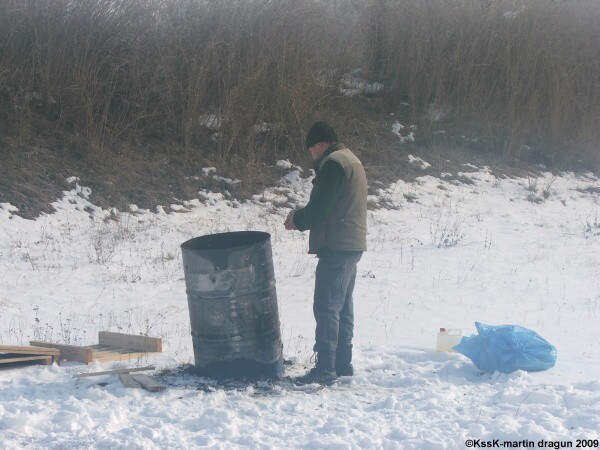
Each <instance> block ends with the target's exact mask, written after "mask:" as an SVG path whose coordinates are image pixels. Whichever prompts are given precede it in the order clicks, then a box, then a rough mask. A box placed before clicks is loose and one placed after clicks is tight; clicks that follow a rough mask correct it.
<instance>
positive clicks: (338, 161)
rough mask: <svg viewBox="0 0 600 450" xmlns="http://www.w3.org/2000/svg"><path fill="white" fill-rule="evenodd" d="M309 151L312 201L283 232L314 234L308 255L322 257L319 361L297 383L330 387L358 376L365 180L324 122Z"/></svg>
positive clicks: (317, 298) (317, 305) (315, 129)
mask: <svg viewBox="0 0 600 450" xmlns="http://www.w3.org/2000/svg"><path fill="white" fill-rule="evenodd" d="M306 148H307V149H308V151H309V152H310V154H311V157H312V159H313V167H314V170H315V178H314V180H313V188H312V191H311V194H310V200H309V202H308V204H307V205H306V206H305V207H304V208H301V209H297V210H293V211H291V212H290V213H289V215H288V217H287V219H286V221H285V228H286V230H300V231H305V230H310V237H309V253H312V254H316V255H317V257H318V258H319V262H318V264H317V271H316V278H315V294H314V303H313V312H314V315H315V320H316V323H317V326H316V332H315V341H316V342H315V346H314V351H315V352H316V353H317V361H316V366H315V367H314V368H313V369H311V370H310V372H308V373H307V374H306V375H304V376H303V377H300V378H299V379H298V381H299V382H300V383H312V382H317V383H325V384H326V383H330V382H333V381H334V380H335V379H336V378H337V376H350V375H353V374H354V369H353V367H352V337H353V333H354V311H353V303H352V291H353V290H354V282H355V279H356V264H357V263H358V261H359V260H360V258H361V256H362V253H363V251H365V250H366V249H367V177H366V175H365V170H364V168H363V165H362V163H361V162H360V160H359V159H358V158H357V157H356V156H355V155H354V154H353V153H352V152H351V151H350V150H348V149H347V148H346V147H345V146H344V145H343V144H341V143H340V142H339V138H338V136H337V134H336V133H335V131H334V130H333V128H332V127H331V126H329V125H328V124H326V123H325V122H316V123H315V124H314V125H313V126H312V127H311V129H310V130H309V132H308V135H307V136H306Z"/></svg>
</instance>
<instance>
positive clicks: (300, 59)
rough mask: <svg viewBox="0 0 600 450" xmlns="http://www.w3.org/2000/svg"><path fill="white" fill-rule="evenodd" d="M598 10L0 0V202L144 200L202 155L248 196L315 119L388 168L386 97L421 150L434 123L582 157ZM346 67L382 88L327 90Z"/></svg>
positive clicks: (589, 125) (592, 146)
mask: <svg viewBox="0 0 600 450" xmlns="http://www.w3.org/2000/svg"><path fill="white" fill-rule="evenodd" d="M507 12H517V13H516V14H515V15H514V16H511V15H510V14H509V15H508V16H507V15H506V14H505V13H507ZM598 21H600V6H599V4H598V2H596V1H595V0H581V1H579V2H562V1H548V0H519V1H517V0H494V1H481V0H409V1H405V0H370V1H363V0H345V1H335V0H322V1H314V0H276V1H275V0H244V1H242V0H231V1H214V0H128V1H116V0H86V1H75V0H44V1H41V0H0V164H1V165H0V177H1V181H0V201H11V202H13V203H16V206H18V207H20V208H22V210H23V211H30V213H27V212H24V214H25V215H28V214H29V215H31V216H33V215H35V214H36V211H38V212H39V211H40V210H42V207H41V206H40V205H43V204H47V201H48V200H51V199H53V198H56V197H57V196H59V195H60V191H61V190H62V189H63V188H64V186H63V184H64V183H63V182H62V180H64V178H65V177H66V176H69V175H78V176H80V177H81V178H82V182H83V183H87V185H90V186H92V187H93V188H94V192H95V193H96V200H97V201H98V202H99V203H102V204H111V203H112V205H113V206H114V205H117V206H120V205H124V206H126V205H127V204H128V203H138V204H139V206H141V207H150V206H151V205H152V204H153V203H154V204H156V203H161V204H167V203H168V202H169V200H170V199H172V198H173V197H175V196H177V197H181V196H187V195H191V196H193V195H194V194H195V189H197V186H195V185H190V184H189V183H187V182H186V181H182V180H184V177H183V176H184V175H190V174H195V173H198V171H199V169H200V168H201V167H202V166H205V165H216V166H218V167H219V169H220V171H222V172H223V173H230V174H231V175H232V176H236V177H238V178H243V177H246V178H245V179H244V188H241V189H240V195H242V194H243V193H244V192H245V193H246V195H249V193H250V191H251V190H252V189H258V188H260V187H261V186H263V185H266V184H269V183H270V182H272V178H271V177H276V175H277V174H276V173H272V171H270V170H268V169H267V168H268V167H270V165H269V164H270V163H272V162H274V161H276V160H277V159H291V160H293V161H295V162H301V163H305V164H306V163H308V160H307V155H306V152H305V151H304V148H303V137H304V133H305V132H306V129H307V127H308V126H309V125H310V123H311V122H312V121H314V120H316V119H327V120H329V121H330V122H332V124H333V125H334V126H335V127H336V128H337V129H338V130H339V132H340V134H341V135H342V136H343V137H344V140H345V141H346V142H347V143H348V144H349V145H350V146H351V147H352V148H354V149H356V150H358V152H359V153H361V154H362V156H363V157H364V158H365V159H366V160H367V165H369V166H370V167H371V168H372V170H373V173H374V174H377V173H382V171H384V170H387V171H388V173H389V174H388V175H387V176H386V178H389V177H393V176H394V174H397V175H398V176H399V175H400V171H401V170H402V169H401V163H400V162H399V161H402V152H400V153H399V154H398V153H397V152H398V146H397V145H393V144H392V141H390V137H391V136H390V133H389V113H390V112H396V113H398V112H399V111H400V110H401V108H400V103H401V102H408V103H409V104H410V106H409V108H408V109H407V110H403V112H402V114H403V115H402V119H403V120H406V121H410V123H414V124H417V125H418V130H419V135H420V138H421V142H422V143H423V144H424V145H429V146H430V147H432V148H435V147H436V146H437V145H438V144H437V141H438V140H439V139H438V138H436V135H435V134H433V132H435V131H437V130H438V129H439V128H444V129H445V130H447V131H448V134H447V135H445V136H446V137H445V138H444V140H448V141H451V142H450V143H449V144H448V145H450V146H452V145H456V144H457V143H458V144H460V136H462V135H463V134H468V135H469V136H477V138H478V139H479V141H478V142H479V144H478V146H479V150H482V149H483V150H484V151H485V152H487V153H492V154H494V155H496V156H498V157H501V158H504V159H505V160H506V159H510V158H514V157H515V156H517V157H518V156H519V154H520V153H521V152H522V150H523V149H524V148H528V147H532V148H533V150H532V151H533V152H537V153H539V154H541V155H548V157H547V159H549V160H555V161H560V160H563V161H568V160H577V159H581V158H585V162H586V163H587V164H588V165H593V164H596V165H595V167H596V168H597V167H598V164H599V163H600V161H598V154H599V153H600V152H599V151H598V144H597V143H598V142H600V136H599V134H600V131H599V130H600V127H599V125H600V124H599V121H600V83H599V82H598V79H599V75H600V29H599V28H598V27H597V26H595V25H596V24H597V23H598ZM357 67H362V68H364V69H366V73H367V76H369V77H370V78H371V80H376V79H378V80H381V81H382V82H383V83H384V84H385V85H386V90H385V92H384V95H380V96H379V97H376V98H364V97H346V96H344V95H342V94H341V93H340V91H339V90H338V89H337V87H338V85H337V84H336V83H337V82H339V79H340V77H342V76H343V75H344V74H345V73H347V72H348V71H349V70H350V69H353V68H357ZM324 75H327V76H328V77H329V78H330V81H331V83H330V84H329V85H326V84H323V76H324ZM432 105H438V106H440V107H442V108H443V109H446V110H447V112H448V116H447V117H446V118H445V119H443V120H441V121H432V120H430V118H428V110H430V108H431V106H432ZM210 117H219V118H221V119H222V120H221V124H220V127H219V129H218V130H216V129H211V127H210V126H207V124H208V123H207V122H208V121H207V119H208V118H210ZM396 117H398V115H397V116H396ZM263 123H266V124H269V126H268V127H267V128H263V129H261V125H262V124H263ZM449 135H451V136H453V138H448V137H447V136H449ZM390 167H391V168H390ZM382 176H383V175H382ZM173 180H180V181H177V182H173ZM36 193H38V194H37V197H38V201H37V202H36V201H35V197H36ZM34 205H37V206H34Z"/></svg>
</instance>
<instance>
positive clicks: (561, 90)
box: [365, 0, 600, 159]
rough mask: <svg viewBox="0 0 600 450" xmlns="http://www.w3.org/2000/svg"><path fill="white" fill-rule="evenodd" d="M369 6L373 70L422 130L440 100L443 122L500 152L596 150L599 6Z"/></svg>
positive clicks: (509, 1)
mask: <svg viewBox="0 0 600 450" xmlns="http://www.w3.org/2000/svg"><path fill="white" fill-rule="evenodd" d="M370 11H371V15H370V16H369V17H370V22H368V23H367V24H366V25H365V26H366V27H367V29H369V30H372V31H371V37H372V43H371V47H370V51H369V54H370V55H373V54H374V55H376V56H375V57H371V60H372V61H373V62H372V68H373V71H374V72H376V73H381V74H382V75H381V76H382V79H383V81H384V83H385V84H386V85H387V86H388V89H389V90H390V91H391V93H392V95H391V96H390V98H391V99H392V101H393V102H395V103H396V104H397V103H398V102H399V101H401V100H404V101H408V102H409V103H410V107H411V113H412V115H413V117H414V119H413V120H414V121H415V122H417V121H420V124H421V127H420V129H421V130H422V131H424V132H425V131H427V129H428V128H429V129H430V130H432V129H433V128H435V126H436V124H435V123H434V122H432V121H431V120H426V118H425V117H424V112H425V111H427V108H428V107H429V106H430V105H432V104H438V105H439V104H443V105H448V106H449V108H450V110H449V112H448V116H447V119H446V121H447V123H446V124H445V125H444V126H445V127H448V128H450V127H453V128H454V131H455V132H456V133H457V135H460V133H465V132H466V131H468V130H471V131H476V132H477V133H478V135H480V136H483V137H485V138H486V139H484V141H483V143H482V145H483V146H485V147H488V148H489V149H492V150H495V151H496V152H497V153H499V154H502V155H503V156H514V155H516V154H518V153H519V152H520V151H521V149H522V148H523V147H522V144H528V145H531V146H534V147H535V148H537V149H538V151H537V153H538V155H537V156H539V157H542V158H548V159H560V157H561V156H563V157H564V158H563V159H571V158H572V156H573V155H570V153H573V152H575V151H578V152H579V153H580V154H582V153H585V152H586V151H587V152H593V153H594V154H597V153H598V147H597V144H595V143H596V142H598V125H599V123H600V85H599V84H598V83H597V81H596V80H597V79H598V73H599V72H600V29H599V28H598V27H597V26H595V25H594V24H595V23H598V20H600V4H599V3H598V2H596V1H594V0H583V1H580V2H548V1H545V0H499V1H493V2H481V1H473V0H458V1H452V2H448V1H445V0H427V1H408V2H407V1H400V0H372V1H371V2H370ZM373 30H375V31H373ZM588 156H589V154H588Z"/></svg>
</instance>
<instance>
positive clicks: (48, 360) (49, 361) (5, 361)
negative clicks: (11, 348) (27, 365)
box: [0, 355, 52, 365]
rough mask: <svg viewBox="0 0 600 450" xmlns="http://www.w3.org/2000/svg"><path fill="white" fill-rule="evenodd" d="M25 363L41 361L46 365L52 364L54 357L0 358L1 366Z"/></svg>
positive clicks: (17, 356)
mask: <svg viewBox="0 0 600 450" xmlns="http://www.w3.org/2000/svg"><path fill="white" fill-rule="evenodd" d="M25 361H41V362H42V363H44V364H46V365H50V364H52V355H38V356H21V355H10V356H9V357H4V358H0V364H11V363H18V362H25Z"/></svg>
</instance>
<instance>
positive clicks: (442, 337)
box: [436, 328, 462, 352]
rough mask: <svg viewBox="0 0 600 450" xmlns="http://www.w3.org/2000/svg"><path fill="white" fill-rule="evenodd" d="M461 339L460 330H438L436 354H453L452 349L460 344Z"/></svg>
mask: <svg viewBox="0 0 600 450" xmlns="http://www.w3.org/2000/svg"><path fill="white" fill-rule="evenodd" d="M461 339H462V330H460V329H458V328H449V329H446V328H440V331H439V333H438V335H437V347H436V351H438V352H453V351H454V350H452V347H454V346H455V345H458V344H460V340H461Z"/></svg>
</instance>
